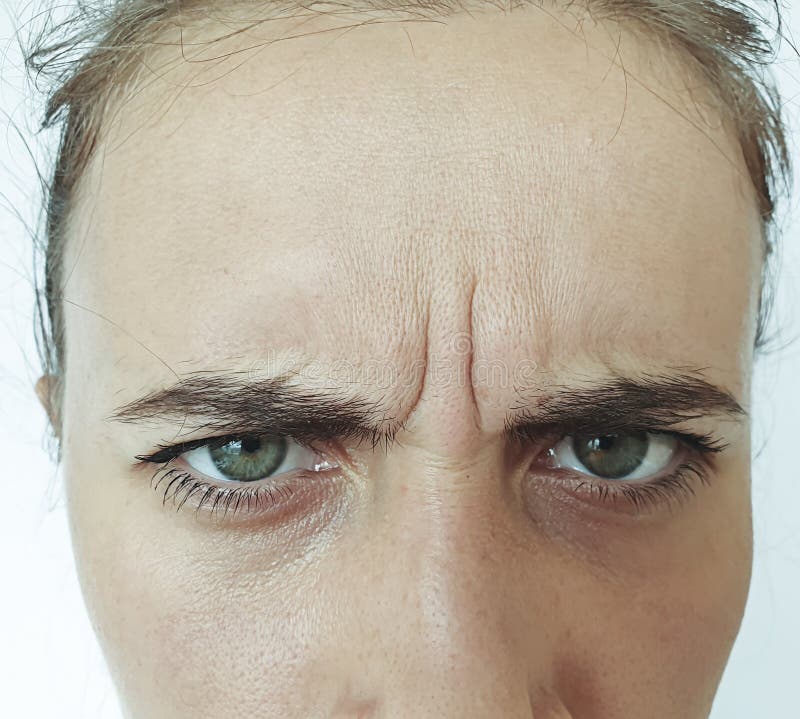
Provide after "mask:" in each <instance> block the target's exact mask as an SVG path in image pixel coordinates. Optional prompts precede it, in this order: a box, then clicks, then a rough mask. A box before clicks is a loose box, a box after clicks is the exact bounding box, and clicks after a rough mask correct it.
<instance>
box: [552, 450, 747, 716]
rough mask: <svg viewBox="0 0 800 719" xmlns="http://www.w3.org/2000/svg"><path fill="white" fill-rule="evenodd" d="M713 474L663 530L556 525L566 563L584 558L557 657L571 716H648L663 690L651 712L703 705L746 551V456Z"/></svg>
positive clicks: (738, 608) (717, 674)
mask: <svg viewBox="0 0 800 719" xmlns="http://www.w3.org/2000/svg"><path fill="white" fill-rule="evenodd" d="M713 481H714V484H713V485H712V486H710V487H708V488H704V489H702V490H699V491H698V493H697V496H696V497H695V498H694V500H693V501H692V502H690V503H688V504H687V505H686V506H685V507H683V508H682V509H681V510H679V511H678V512H676V514H675V515H674V516H673V517H672V518H671V519H670V521H669V523H668V525H665V527H664V529H663V531H653V532H649V533H647V534H628V535H627V536H625V534H621V533H620V532H618V531H615V532H614V533H613V535H612V534H606V535H604V534H602V533H597V532H594V533H593V537H592V538H593V542H592V543H591V544H587V543H585V542H584V540H585V538H586V537H585V536H584V532H585V531H586V530H585V529H584V528H575V527H573V528H572V530H571V532H572V534H571V535H570V536H569V537H566V535H565V533H562V534H561V535H560V537H561V539H562V540H565V542H566V546H569V547H570V553H571V555H572V558H571V559H570V560H565V564H566V563H567V562H571V563H573V567H575V564H574V563H575V562H576V561H578V560H576V559H575V557H576V556H579V557H580V560H579V561H580V562H581V563H582V564H583V569H582V570H578V569H573V571H572V572H570V577H569V578H568V579H567V580H566V584H565V586H568V587H569V589H568V590H566V595H565V598H564V604H563V610H562V611H563V619H564V624H563V625H562V626H563V627H564V632H565V634H564V641H563V642H562V643H561V645H560V650H559V657H558V659H557V662H556V663H557V665H558V666H559V667H560V673H561V676H562V677H563V678H564V682H565V686H564V688H563V693H564V694H565V695H572V696H573V705H572V706H570V709H571V710H572V711H573V713H574V715H575V716H578V717H580V716H603V717H605V716H615V717H616V716H634V715H636V716H643V715H650V716H654V715H656V714H654V713H653V710H652V707H651V708H650V709H648V706H650V704H649V702H652V699H653V697H663V702H664V703H663V704H662V705H661V706H659V709H658V712H657V716H659V717H660V716H683V717H695V716H697V717H701V716H702V717H705V716H707V714H708V711H709V710H710V706H711V702H712V701H713V697H714V694H715V692H716V688H717V685H718V683H719V680H720V678H721V675H722V671H723V669H724V667H725V664H726V662H727V660H728V656H729V654H730V651H731V648H732V646H733V642H734V640H735V638H736V634H737V633H738V630H739V626H740V624H741V620H742V615H743V613H744V607H745V603H746V599H747V593H748V588H749V583H750V572H751V561H752V531H751V513H750V499H749V491H750V488H749V472H748V469H747V463H746V462H744V461H742V462H740V463H739V465H738V467H730V468H728V469H726V471H725V472H723V473H721V474H720V475H718V476H717V477H716V478H715V479H714V480H713ZM564 532H566V530H564ZM578 548H580V549H578ZM586 567H590V570H589V572H588V573H587V572H586V571H585V569H586ZM634 707H635V708H636V710H634ZM689 707H692V709H691V710H690V709H689ZM670 712H671V713H670Z"/></svg>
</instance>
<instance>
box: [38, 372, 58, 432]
mask: <svg viewBox="0 0 800 719" xmlns="http://www.w3.org/2000/svg"><path fill="white" fill-rule="evenodd" d="M52 382H53V376H52V375H49V374H43V375H42V376H41V377H39V379H38V380H36V396H37V397H38V398H39V403H40V404H41V405H42V407H43V408H44V411H45V412H47V416H48V418H49V419H50V424H51V425H52V426H53V430H54V431H55V433H56V436H59V430H58V422H57V417H56V414H55V412H54V411H53V406H52V404H51V401H50V397H51V388H52Z"/></svg>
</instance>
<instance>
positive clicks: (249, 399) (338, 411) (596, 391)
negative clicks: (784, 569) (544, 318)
mask: <svg viewBox="0 0 800 719" xmlns="http://www.w3.org/2000/svg"><path fill="white" fill-rule="evenodd" d="M518 396H519V398H520V402H519V404H518V406H516V407H514V408H512V410H511V412H510V413H509V414H508V416H507V418H506V421H505V427H504V431H505V434H506V435H508V436H509V437H511V438H518V439H521V438H528V437H534V436H544V435H553V434H564V435H566V434H571V433H576V432H581V433H591V432H597V433H603V434H608V433H611V432H613V431H619V430H622V429H625V430H628V431H632V430H637V429H640V430H643V429H647V430H658V429H662V430H666V429H668V428H670V427H674V426H676V425H678V424H680V423H683V422H688V421H691V420H695V419H699V418H704V417H712V416H719V417H721V418H723V419H729V420H741V419H742V418H743V417H746V416H747V413H746V412H745V410H744V409H743V408H742V407H741V406H740V405H739V403H738V402H737V401H736V399H735V398H734V396H733V395H732V394H731V393H730V392H728V391H726V390H724V389H723V388H721V387H718V386H716V385H715V384H713V383H711V382H709V381H708V380H707V379H705V378H703V377H702V370H691V371H681V372H671V373H667V374H654V373H642V374H637V375H636V376H621V375H617V376H612V377H610V378H604V379H600V380H594V381H587V382H584V384H583V385H580V386H571V385H565V384H549V385H547V386H546V388H545V389H543V390H542V389H536V390H534V389H530V388H528V389H523V390H519V391H518ZM108 419H110V420H113V421H116V422H122V423H136V424H159V423H168V424H176V425H177V424H180V427H181V428H180V430H179V433H180V432H182V431H184V430H186V431H196V430H205V431H208V432H224V433H225V434H241V435H244V434H253V435H258V434H272V435H286V436H290V437H293V438H295V439H297V440H299V441H302V440H307V441H311V440H317V441H320V440H321V441H324V440H332V439H351V440H353V439H355V440H364V441H368V442H370V443H371V444H372V445H373V446H377V445H378V444H385V445H386V446H387V447H388V446H389V445H390V444H391V443H392V442H393V441H394V439H395V436H396V434H397V432H398V431H399V430H400V429H402V428H403V426H404V424H405V421H398V420H397V419H396V418H395V417H392V416H391V414H390V413H388V412H387V411H386V408H385V407H383V406H382V405H381V404H380V403H379V402H374V401H369V400H367V399H365V398H360V397H352V396H347V395H345V394H343V393H342V392H341V391H336V390H331V389H322V390H314V389H309V388H304V387H302V386H298V385H296V384H295V383H292V382H291V380H290V379H287V378H285V377H281V378H261V379H249V378H242V377H237V376H235V375H228V374H225V373H202V374H200V375H199V376H192V377H187V378H184V379H181V380H179V381H178V382H176V383H175V384H173V385H171V386H170V387H167V388H166V389H162V390H157V391H154V392H151V393H149V394H147V395H145V396H143V397H141V398H139V399H136V400H134V401H132V402H129V403H127V404H124V405H122V406H121V407H119V408H117V409H116V410H115V411H114V412H113V413H112V414H111V415H110V416H109V417H108Z"/></svg>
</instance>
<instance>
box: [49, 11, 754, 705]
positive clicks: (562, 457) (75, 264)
mask: <svg viewBox="0 0 800 719" xmlns="http://www.w3.org/2000/svg"><path fill="white" fill-rule="evenodd" d="M359 22H360V20H359ZM350 25H352V23H347V22H345V21H342V20H333V19H331V18H328V19H324V18H323V19H314V20H311V21H308V20H305V21H303V20H301V19H295V20H291V21H290V20H281V21H274V22H268V23H265V24H264V25H263V26H261V27H259V28H258V29H257V30H255V31H252V32H251V33H250V34H249V35H242V36H238V37H237V38H235V39H234V40H231V41H227V42H219V43H216V44H213V45H210V46H208V47H206V46H198V45H191V42H192V41H193V40H192V38H194V41H196V40H197V39H198V38H208V37H211V35H212V33H211V32H210V31H208V32H207V31H203V32H194V33H191V32H189V31H186V32H185V33H184V42H185V44H186V52H187V54H188V52H189V51H190V50H192V49H193V48H194V49H195V50H196V49H198V48H200V49H202V50H203V52H202V57H206V58H210V57H212V56H221V55H223V54H224V53H226V52H229V50H230V48H232V47H234V46H235V47H237V48H244V47H247V46H249V47H258V48H259V49H258V50H248V51H245V52H242V53H238V54H233V55H230V56H229V57H228V58H227V59H225V60H223V61H220V62H214V61H209V62H204V63H199V62H196V61H195V62H187V61H185V60H182V59H181V56H180V48H177V47H173V46H167V47H165V48H163V49H162V50H160V51H159V52H158V54H154V55H152V56H151V58H150V60H149V62H148V64H149V66H150V68H151V70H152V72H151V73H150V72H148V73H147V74H145V75H143V76H142V78H140V80H139V82H138V84H137V91H134V89H132V88H129V91H128V96H129V99H128V101H127V102H126V103H125V104H122V105H121V106H119V108H117V109H119V110H120V112H119V114H118V115H116V116H114V117H113V118H112V117H110V116H109V118H108V121H107V128H106V129H107V130H108V133H107V135H106V137H105V140H104V142H103V143H102V145H101V147H100V150H99V152H98V154H97V155H95V157H94V160H93V162H92V165H91V166H90V168H89V170H88V172H87V174H86V175H85V176H84V179H83V184H82V185H81V192H80V196H79V198H78V202H77V204H76V207H75V211H74V214H73V215H72V226H71V231H70V235H69V244H68V253H67V256H66V259H65V267H64V276H65V277H67V278H68V281H67V287H66V302H65V312H66V328H67V350H66V368H67V369H66V394H65V398H64V429H63V442H64V463H63V469H64V474H65V479H66V482H67V487H68V494H69V505H70V513H71V518H72V523H73V535H74V542H75V549H76V553H77V557H78V562H79V570H80V573H81V577H82V583H83V587H84V591H85V595H86V599H87V602H88V605H89V609H90V613H91V615H92V618H93V621H94V623H95V626H96V628H97V631H98V634H99V636H100V639H101V642H102V644H103V646H104V648H105V651H106V653H107V656H108V659H109V663H110V666H111V668H112V672H113V674H114V676H115V679H116V681H117V683H118V686H119V688H120V692H121V694H122V697H123V701H124V704H125V706H126V708H127V711H128V715H129V716H131V717H136V719H145V718H146V719H162V718H163V719H166V718H170V719H177V718H181V719H183V718H188V717H191V718H192V719H203V718H209V719H210V718H213V719H222V718H225V719H233V718H240V717H241V718H248V719H250V718H252V717H284V718H289V717H292V718H293V717H297V718H298V719H300V718H303V719H306V718H309V717H387V718H388V717H459V718H461V717H475V718H476V719H477V718H478V717H508V718H512V717H513V718H516V717H520V718H522V717H531V716H533V717H535V719H555V718H559V719H563V718H565V717H575V718H581V719H612V718H613V719H617V718H624V719H631V718H633V717H648V719H662V718H663V719H667V718H669V719H674V718H675V717H682V718H683V719H690V718H695V717H705V716H707V714H708V711H709V708H710V705H711V701H712V698H713V695H714V692H715V689H716V687H717V683H718V681H719V678H720V674H721V672H722V670H723V667H724V665H725V662H726V659H727V657H728V654H729V652H730V649H731V646H732V643H733V640H734V637H735V635H736V633H737V630H738V627H739V623H740V620H741V616H742V612H743V607H744V604H745V599H746V595H747V588H748V583H749V578H750V558H751V524H750V505H749V440H748V436H749V425H748V420H747V414H746V409H747V407H748V404H749V380H750V370H751V356H752V344H753V338H754V324H755V312H756V305H757V297H758V289H759V274H760V272H759V270H760V263H761V255H760V239H759V238H760V235H759V218H758V214H757V211H756V203H755V199H754V193H753V190H752V188H751V186H750V184H749V179H748V177H747V174H746V170H745V167H744V163H743V161H742V159H741V154H740V150H739V148H738V146H737V144H736V142H735V140H734V139H732V138H733V136H732V134H731V133H730V132H729V131H728V130H726V129H725V128H724V127H721V126H720V123H719V122H718V121H717V120H716V119H715V115H714V113H713V112H712V111H711V110H710V109H709V106H708V104H707V103H706V104H704V103H705V100H704V93H703V91H702V88H700V87H699V83H698V82H697V81H696V80H691V79H689V78H688V75H686V76H685V77H684V74H683V73H682V72H681V70H680V69H679V68H678V66H677V64H675V63H673V65H674V66H673V65H670V63H669V62H668V58H667V57H665V53H666V52H667V51H665V50H659V49H657V48H656V46H655V45H653V44H650V43H649V42H648V41H646V40H644V39H642V38H639V39H636V38H634V37H633V36H631V35H628V34H623V35H622V36H621V38H620V35H619V32H618V30H617V29H616V28H613V27H612V26H610V25H607V26H593V25H592V23H591V22H589V21H588V20H587V21H586V22H585V23H584V24H583V25H582V27H578V26H577V25H576V23H575V22H574V20H572V19H571V18H570V17H569V16H567V15H559V16H549V15H546V14H545V13H543V12H539V11H536V10H533V9H529V10H525V11H519V12H518V11H515V12H514V13H513V15H505V14H502V13H499V12H491V13H489V12H487V13H482V14H474V15H468V14H461V15H458V16H456V17H453V18H450V19H447V20H445V21H442V22H439V23H423V22H382V23H376V24H372V25H367V26H363V27H355V28H352V27H351V29H350V30H349V31H346V32H345V31H344V30H330V28H334V27H344V28H346V27H349V26H350ZM222 30H223V28H222V27H221V26H220V27H217V28H215V29H214V33H215V34H216V33H221V32H222ZM321 30H328V31H326V32H321ZM572 30H574V32H573V31H572ZM175 33H176V35H175V38H174V39H176V41H177V30H176V31H175ZM287 36H292V37H293V39H287V40H284V41H282V42H278V43H275V44H271V45H266V46H264V42H263V41H264V39H265V38H278V37H287ZM170 39H172V38H170ZM618 46H619V52H618V54H616V63H617V64H614V63H612V62H611V59H612V58H614V57H615V53H617V49H618ZM167 62H169V63H171V65H170V67H169V68H167V67H166V65H165V63H167ZM619 64H623V65H624V66H625V72H623V71H622V70H621V69H620V67H619ZM685 85H689V86H691V88H692V95H691V96H690V94H689V92H687V91H686V89H685ZM237 435H238V438H237ZM217 437H219V438H223V439H224V441H219V442H217V443H216V444H215V445H211V446H209V445H208V444H206V445H205V446H203V445H202V443H198V442H196V441H195V440H207V439H209V438H217ZM181 442H183V443H192V444H188V445H186V444H184V445H181V446H179V447H178V448H177V449H176V450H174V452H173V454H177V455H179V456H177V457H176V458H175V459H173V460H171V461H170V462H169V463H168V464H164V463H165V462H166V461H167V459H168V458H169V454H170V453H169V452H163V451H162V448H161V445H174V444H176V443H181ZM715 449H716V450H718V451H712V450H715ZM137 456H147V457H149V461H148V460H137V459H136V457H137ZM179 505H180V509H178V506H179ZM176 510H177V511H176Z"/></svg>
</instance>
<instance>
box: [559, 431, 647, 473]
mask: <svg viewBox="0 0 800 719" xmlns="http://www.w3.org/2000/svg"><path fill="white" fill-rule="evenodd" d="M649 445H650V442H649V440H648V436H647V432H629V433H626V434H608V435H603V436H594V437H590V436H582V435H576V436H575V437H574V438H573V440H572V448H573V451H574V452H575V456H576V457H577V458H578V459H579V460H580V461H581V463H582V464H583V466H584V467H586V469H588V470H589V471H590V472H591V473H592V474H596V475H598V476H599V477H606V478H608V479H619V478H620V477H625V476H627V475H629V474H630V473H631V472H633V471H634V470H636V469H637V468H638V467H639V465H640V464H641V463H642V462H643V461H644V458H645V457H646V456H647V450H648V447H649Z"/></svg>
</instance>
